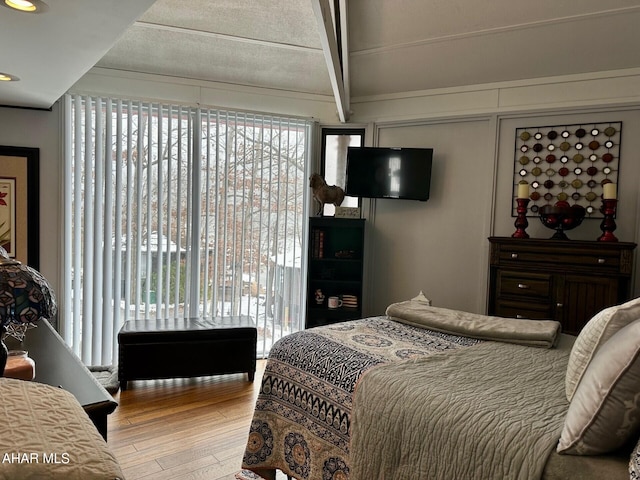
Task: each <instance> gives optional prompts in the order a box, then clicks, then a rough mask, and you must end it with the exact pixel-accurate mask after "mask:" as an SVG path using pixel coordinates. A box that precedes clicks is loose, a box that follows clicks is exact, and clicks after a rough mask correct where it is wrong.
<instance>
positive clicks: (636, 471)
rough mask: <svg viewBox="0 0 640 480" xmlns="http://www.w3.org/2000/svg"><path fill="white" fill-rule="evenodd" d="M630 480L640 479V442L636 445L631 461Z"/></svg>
mask: <svg viewBox="0 0 640 480" xmlns="http://www.w3.org/2000/svg"><path fill="white" fill-rule="evenodd" d="M629 478H630V479H631V480H638V479H640V440H638V443H636V448H634V449H633V452H631V458H630V459H629Z"/></svg>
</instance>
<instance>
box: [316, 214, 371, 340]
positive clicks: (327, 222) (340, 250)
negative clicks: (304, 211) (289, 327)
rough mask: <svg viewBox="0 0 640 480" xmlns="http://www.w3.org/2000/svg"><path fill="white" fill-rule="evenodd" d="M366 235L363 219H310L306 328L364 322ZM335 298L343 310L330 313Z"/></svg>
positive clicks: (339, 309)
mask: <svg viewBox="0 0 640 480" xmlns="http://www.w3.org/2000/svg"><path fill="white" fill-rule="evenodd" d="M364 233H365V221H364V219H360V218H357V219H354V218H335V217H311V218H310V219H309V252H308V273H307V319H306V328H312V327H317V326H320V325H328V324H332V323H337V322H344V321H346V320H354V319H357V318H362V292H363V285H362V284H363V265H364ZM318 290H320V291H321V292H322V298H321V301H318V300H317V299H316V292H317V291H318ZM332 296H337V297H340V298H341V299H342V301H343V306H341V307H339V308H334V309H330V308H329V305H328V301H329V297H332ZM354 298H355V303H354V300H353V299H354Z"/></svg>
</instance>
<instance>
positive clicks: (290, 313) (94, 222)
mask: <svg viewBox="0 0 640 480" xmlns="http://www.w3.org/2000/svg"><path fill="white" fill-rule="evenodd" d="M65 112H66V121H65V125H66V135H65V175H64V182H65V188H64V191H65V199H64V202H65V213H64V221H65V227H64V236H65V238H64V253H63V255H64V264H65V265H66V267H67V268H65V271H64V282H63V290H64V291H63V295H61V297H62V298H61V302H60V303H61V315H60V316H61V332H62V334H63V336H64V338H65V340H66V341H67V343H68V344H69V345H70V346H71V347H72V349H73V350H74V351H75V352H76V353H77V354H78V355H79V356H80V357H81V359H82V360H83V362H85V363H86V364H93V365H98V364H102V365H109V364H112V363H114V361H115V360H116V358H117V357H116V352H117V332H118V330H119V329H120V327H121V326H122V324H123V322H124V321H126V320H130V319H146V320H151V321H154V320H155V321H158V322H162V321H165V320H167V319H183V318H204V319H210V318H213V317H225V316H235V315H249V316H251V317H252V318H253V320H254V322H256V326H257V328H258V354H259V355H264V354H266V353H268V351H269V349H270V347H271V345H272V344H273V342H274V341H276V340H277V339H279V338H281V337H282V336H284V335H287V334H289V333H292V332H295V331H298V330H300V329H301V328H303V325H304V322H303V318H302V316H303V305H304V290H305V289H304V285H303V278H304V277H305V276H304V274H303V272H302V268H303V263H302V261H301V260H302V258H303V254H302V252H303V246H304V241H305V219H306V217H307V216H308V212H307V205H308V203H309V202H308V201H307V195H308V193H307V192H308V188H306V187H307V185H306V179H307V178H308V168H309V167H308V166H309V163H310V162H309V158H310V151H311V138H312V129H313V128H314V126H313V123H312V122H310V121H307V120H301V119H297V118H283V117H279V116H267V115H259V114H250V113H241V112H229V111H218V110H208V109H203V108H194V107H188V106H174V105H163V104H158V103H145V102H135V101H127V100H116V99H109V98H106V99H105V98H98V97H91V96H79V95H67V96H66V97H65Z"/></svg>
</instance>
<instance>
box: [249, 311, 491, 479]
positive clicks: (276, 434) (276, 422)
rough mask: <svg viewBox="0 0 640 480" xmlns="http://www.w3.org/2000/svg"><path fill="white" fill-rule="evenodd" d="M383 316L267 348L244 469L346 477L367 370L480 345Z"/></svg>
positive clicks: (296, 475)
mask: <svg viewBox="0 0 640 480" xmlns="http://www.w3.org/2000/svg"><path fill="white" fill-rule="evenodd" d="M480 342H481V341H480V340H475V339H471V338H466V337H459V336H456V335H450V334H445V333H440V332H434V331H431V330H427V329H424V328H420V327H415V326H411V325H406V324H403V323H399V322H396V321H393V320H391V319H389V318H388V317H386V316H379V317H371V318H366V319H361V320H353V321H349V322H344V323H339V324H333V325H327V326H323V327H316V328H313V329H309V330H304V331H301V332H297V333H294V334H291V335H288V336H286V337H284V338H282V339H280V340H279V341H278V342H276V343H275V344H274V345H273V347H272V348H271V352H270V353H269V358H268V360H267V364H266V366H265V371H264V375H263V377H262V383H261V387H260V393H259V395H258V399H257V401H256V407H255V411H254V415H253V420H252V422H251V428H250V432H249V439H248V441H247V447H246V450H245V454H244V458H243V462H242V467H243V468H245V469H249V470H258V471H259V470H274V469H279V470H281V471H283V472H284V473H286V474H287V475H290V476H292V477H294V478H297V479H300V480H307V479H322V480H346V479H348V478H349V434H350V430H351V428H350V427H351V411H352V406H353V405H352V400H353V393H354V391H355V388H356V385H357V383H358V380H359V379H360V378H361V377H362V375H364V374H365V372H366V371H367V370H369V369H370V368H372V367H375V366H377V365H381V364H385V363H390V362H403V361H410V360H411V359H412V358H415V357H418V356H423V355H432V354H435V353H443V352H447V351H450V350H454V349H458V348H461V347H467V346H472V345H476V344H478V343H480Z"/></svg>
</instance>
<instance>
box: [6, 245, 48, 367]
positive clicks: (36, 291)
mask: <svg viewBox="0 0 640 480" xmlns="http://www.w3.org/2000/svg"><path fill="white" fill-rule="evenodd" d="M3 250H4V249H3ZM3 250H0V335H2V337H4V335H5V334H7V335H11V336H12V337H14V338H16V339H17V340H20V341H22V339H23V338H24V334H25V332H26V330H27V329H28V328H29V327H31V326H34V324H35V323H36V322H37V321H38V320H40V319H41V318H51V317H53V316H54V315H55V314H56V312H57V305H56V298H55V295H54V293H53V291H52V290H51V287H50V286H49V283H48V282H47V280H46V279H45V278H44V277H43V276H42V275H41V274H40V272H38V271H36V270H34V269H33V268H31V267H29V266H27V265H23V264H22V263H20V262H18V261H16V260H13V259H10V258H8V257H7V256H6V254H5V252H4V251H3ZM0 343H2V345H0V372H2V371H4V367H5V363H6V360H7V347H6V346H5V345H4V342H2V341H1V339H0Z"/></svg>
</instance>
